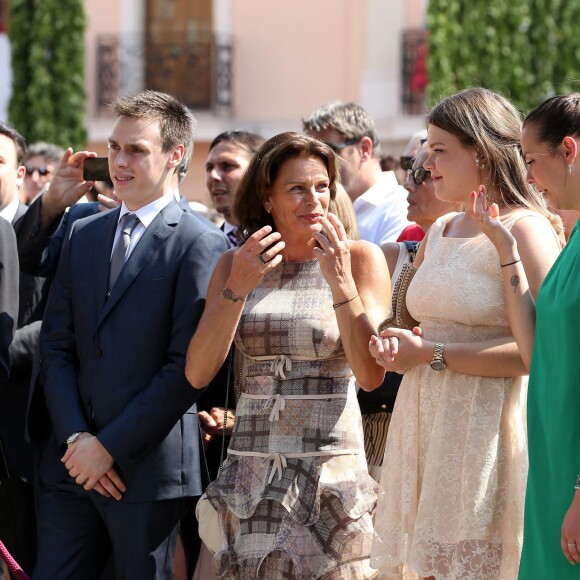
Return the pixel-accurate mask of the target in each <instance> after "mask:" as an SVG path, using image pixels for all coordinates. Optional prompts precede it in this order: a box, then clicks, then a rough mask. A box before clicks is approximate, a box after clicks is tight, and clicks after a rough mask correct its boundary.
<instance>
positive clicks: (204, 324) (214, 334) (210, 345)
mask: <svg viewBox="0 0 580 580" xmlns="http://www.w3.org/2000/svg"><path fill="white" fill-rule="evenodd" d="M271 232H272V228H271V227H270V226H265V227H263V228H262V229H260V230H258V231H257V232H256V233H254V234H252V235H251V236H250V237H249V238H248V240H247V241H246V242H245V243H244V244H243V245H242V246H241V247H240V248H237V249H236V250H230V251H229V252H227V253H225V254H224V255H223V256H222V257H221V258H220V260H219V262H218V263H217V266H216V268H215V271H214V273H213V276H212V278H211V281H210V284H209V288H208V291H207V299H206V303H205V308H204V311H203V314H202V316H201V320H200V321H199V324H198V326H197V329H196V331H195V333H194V335H193V336H192V338H191V340H190V342H189V346H188V348H187V355H186V359H185V376H186V377H187V380H188V381H189V382H190V384H191V385H192V386H193V387H194V388H196V389H203V388H205V386H206V385H207V384H208V383H209V382H210V381H211V380H212V379H213V378H214V376H215V375H216V373H217V372H218V370H219V369H220V367H221V365H222V364H223V363H224V361H225V360H226V357H227V356H228V352H229V349H230V346H231V344H232V341H233V339H234V335H235V332H236V328H237V326H238V322H239V320H240V316H241V314H242V310H243V308H244V302H245V300H246V298H247V297H248V294H249V293H250V292H251V291H252V290H253V289H254V288H255V287H256V286H257V285H258V284H259V282H260V281H261V280H262V278H263V277H264V276H265V275H266V274H267V273H268V272H269V271H270V270H272V269H274V268H275V267H276V266H278V264H280V262H282V255H281V254H280V252H281V251H282V249H283V248H284V242H282V241H280V234H279V233H278V232H272V233H271ZM269 246H272V247H271V248H269V249H268V250H267V251H264V250H266V248H268V247H269ZM262 252H263V254H262ZM260 255H262V260H263V261H262V260H261V259H260ZM216 329H217V331H216Z"/></svg>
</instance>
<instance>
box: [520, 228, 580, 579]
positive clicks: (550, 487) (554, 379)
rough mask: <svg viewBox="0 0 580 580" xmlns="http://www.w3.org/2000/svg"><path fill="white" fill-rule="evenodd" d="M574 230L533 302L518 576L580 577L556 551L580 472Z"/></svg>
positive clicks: (579, 277) (577, 244) (579, 238)
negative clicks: (525, 482)
mask: <svg viewBox="0 0 580 580" xmlns="http://www.w3.org/2000/svg"><path fill="white" fill-rule="evenodd" d="M579 325H580V234H579V233H578V224H576V225H575V226H574V229H573V230H572V234H571V235H570V239H569V240H568V243H567V244H566V246H565V247H564V249H563V250H562V253H561V254H560V256H559V257H558V259H557V260H556V262H554V265H553V266H552V269H551V270H550V272H549V273H548V275H547V276H546V279H545V280H544V283H543V284H542V287H541V289H540V294H539V296H538V301H537V304H536V334H535V342H534V352H533V355H532V367H531V369H530V390H529V394H528V433H529V456H530V473H529V478H528V488H527V491H526V509H525V519H524V522H525V525H524V549H523V552H522V562H521V566H520V575H519V578H520V580H536V579H538V578H541V579H542V580H566V579H567V578H576V579H577V578H579V577H580V571H579V570H578V565H577V564H576V565H575V566H571V565H570V563H569V562H568V560H566V558H565V557H564V554H563V553H562V548H561V547H560V536H561V529H562V521H563V520H564V515H565V514H566V512H567V511H568V508H569V507H570V503H571V502H572V498H573V497H574V483H575V482H576V477H577V474H578V473H580V453H579V451H578V450H579V444H578V442H579V441H580V390H579V388H578V381H579V377H580V356H579V355H578V343H577V342H576V340H577V338H576V337H577V335H578V326H579Z"/></svg>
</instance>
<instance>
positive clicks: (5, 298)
mask: <svg viewBox="0 0 580 580" xmlns="http://www.w3.org/2000/svg"><path fill="white" fill-rule="evenodd" d="M17 316H18V255H17V253H16V237H15V236H14V231H13V229H12V226H11V225H10V224H9V223H8V222H7V221H6V220H4V219H1V218H0V389H3V388H4V385H5V383H6V381H7V380H8V376H9V374H10V354H9V348H10V343H11V342H12V337H13V336H14V328H15V326H16V318H17ZM3 463H4V458H3V457H2V456H1V455H0V473H1V472H2V471H3V469H5V466H3ZM0 513H2V517H1V518H0V519H4V518H5V517H6V516H5V515H4V512H3V511H2V512H0ZM9 549H10V547H9ZM5 574H7V571H6V570H5V568H4V565H3V562H2V560H0V578H4V577H5Z"/></svg>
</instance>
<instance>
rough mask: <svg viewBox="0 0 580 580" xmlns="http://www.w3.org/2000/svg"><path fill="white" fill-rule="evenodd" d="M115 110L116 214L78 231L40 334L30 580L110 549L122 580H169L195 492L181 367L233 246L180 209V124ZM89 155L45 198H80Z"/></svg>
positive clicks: (71, 157) (88, 563)
mask: <svg viewBox="0 0 580 580" xmlns="http://www.w3.org/2000/svg"><path fill="white" fill-rule="evenodd" d="M113 110H114V111H115V112H116V114H117V115H118V118H117V120H116V122H115V124H114V126H113V130H112V133H111V136H110V138H109V171H110V174H111V178H112V180H113V183H114V186H115V192H116V194H117V196H118V198H119V199H120V200H121V201H122V205H121V207H120V208H119V209H117V210H114V211H111V212H105V213H102V214H99V215H96V216H92V217H89V218H85V219H81V220H78V221H76V222H75V223H74V224H73V226H72V231H71V235H70V237H69V238H68V239H66V240H65V242H64V245H63V248H62V252H61V260H60V265H59V269H58V273H57V276H56V279H55V281H54V286H53V292H52V297H51V301H50V303H49V306H48V309H47V312H46V314H45V318H44V325H43V330H42V334H41V361H42V362H41V365H42V368H41V382H42V383H43V387H44V396H45V400H46V406H47V408H48V412H49V415H50V419H51V424H52V433H51V437H50V441H49V442H48V443H47V445H46V449H45V452H44V455H43V458H42V462H41V466H40V480H41V491H40V498H39V499H40V502H39V503H40V507H39V553H38V560H37V566H36V570H35V574H34V578H35V579H36V578H38V579H44V578H46V579H49V578H83V579H85V578H96V577H98V573H99V565H102V564H103V563H104V561H105V560H106V558H107V555H108V552H107V549H108V546H109V545H110V546H112V551H113V558H114V563H115V574H116V576H117V578H119V579H121V578H123V579H132V578H135V579H137V578H138V579H148V578H152V579H153V578H155V579H157V578H171V574H172V568H173V565H172V564H173V554H174V549H175V539H176V535H177V527H178V522H179V519H180V518H181V516H182V515H183V513H184V512H185V510H186V508H187V505H188V503H189V501H188V500H189V498H191V497H194V496H197V495H199V494H200V493H201V490H202V478H201V472H200V463H199V460H200V457H199V452H200V447H199V426H198V421H197V410H196V407H195V401H196V399H197V397H198V393H196V392H194V391H195V390H194V389H191V387H190V386H189V385H188V383H187V380H186V379H185V375H184V364H185V352H186V350H187V345H188V342H189V339H190V337H191V335H192V333H193V332H194V331H195V329H196V326H197V323H198V320H199V318H200V316H201V313H202V311H203V307H204V302H205V295H206V292H207V286H208V283H209V279H210V276H211V273H212V271H213V269H214V267H215V264H216V262H217V260H218V259H219V257H220V255H221V254H222V253H223V252H224V251H225V250H226V248H227V245H228V244H227V241H226V239H225V237H224V236H223V235H222V234H221V233H220V232H219V231H217V230H216V229H215V228H212V227H210V226H209V225H206V224H205V223H204V222H203V221H202V220H200V219H198V218H196V217H195V216H193V215H191V214H189V213H186V212H184V211H183V210H182V209H181V207H180V206H179V204H178V203H177V201H176V200H175V195H174V191H173V187H172V185H171V179H172V175H173V173H174V171H175V169H176V168H177V167H179V165H180V164H181V162H182V159H183V155H184V151H185V150H186V149H188V146H189V144H190V140H191V138H192V133H193V127H192V117H191V115H190V114H189V113H188V111H187V109H186V108H185V107H184V106H183V105H182V104H181V103H179V102H178V101H176V100H175V99H174V98H173V97H171V96H169V95H166V94H163V93H158V92H154V91H143V92H141V93H137V94H135V95H131V96H129V97H125V98H122V99H120V100H118V101H117V102H115V103H114V104H113ZM88 155H89V154H88V153H87V152H78V153H75V154H72V152H70V151H69V152H68V153H67V154H65V157H64V158H63V161H62V162H61V164H60V167H59V169H58V171H57V174H56V175H55V176H54V178H53V180H52V182H51V186H50V187H51V188H55V189H58V190H59V191H60V192H63V193H62V195H66V192H72V191H74V190H78V188H80V187H82V183H83V180H82V169H83V162H84V159H86V157H87V156H88Z"/></svg>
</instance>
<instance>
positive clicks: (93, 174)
mask: <svg viewBox="0 0 580 580" xmlns="http://www.w3.org/2000/svg"><path fill="white" fill-rule="evenodd" d="M83 179H84V180H85V181H107V180H110V179H111V177H110V175H109V158H108V157H87V158H86V159H85V161H84V168H83Z"/></svg>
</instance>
